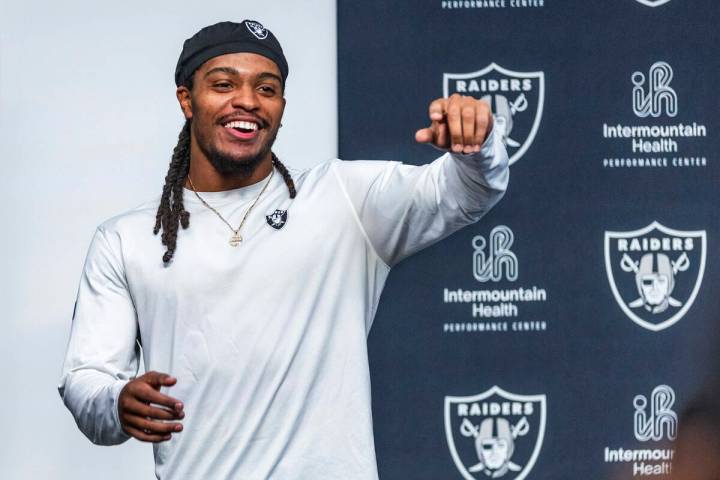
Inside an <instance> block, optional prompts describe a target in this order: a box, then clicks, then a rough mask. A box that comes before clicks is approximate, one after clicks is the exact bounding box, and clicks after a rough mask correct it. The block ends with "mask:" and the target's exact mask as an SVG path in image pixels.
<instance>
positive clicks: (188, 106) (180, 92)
mask: <svg viewBox="0 0 720 480" xmlns="http://www.w3.org/2000/svg"><path fill="white" fill-rule="evenodd" d="M175 96H176V97H177V99H178V103H180V109H181V110H182V112H183V115H185V119H186V120H192V98H191V96H190V90H188V88H187V87H185V86H182V85H181V86H179V87H178V88H177V90H176V91H175Z"/></svg>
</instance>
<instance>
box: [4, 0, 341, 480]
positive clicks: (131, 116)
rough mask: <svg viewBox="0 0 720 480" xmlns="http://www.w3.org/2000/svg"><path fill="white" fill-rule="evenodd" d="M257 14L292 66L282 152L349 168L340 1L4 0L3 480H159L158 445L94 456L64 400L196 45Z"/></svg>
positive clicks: (155, 166) (159, 180) (159, 165)
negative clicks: (85, 284) (93, 282)
mask: <svg viewBox="0 0 720 480" xmlns="http://www.w3.org/2000/svg"><path fill="white" fill-rule="evenodd" d="M245 18H251V19H256V20H258V21H260V22H261V23H263V24H265V25H266V26H267V27H268V28H270V29H271V30H272V31H273V32H274V33H275V34H276V35H277V37H278V38H279V39H280V41H281V43H282V45H283V48H284V50H285V54H286V56H287V58H288V62H289V64H290V76H289V78H288V87H287V91H286V96H287V100H288V105H287V109H286V111H285V118H284V119H283V125H284V126H283V128H282V129H281V131H280V135H279V136H278V142H277V144H276V149H275V150H276V152H277V153H278V155H279V156H280V158H281V159H283V160H284V161H285V162H286V163H287V164H289V165H292V166H296V167H303V166H310V165H313V164H316V163H318V162H320V161H322V160H325V159H327V158H330V157H334V156H336V155H337V151H336V149H337V146H336V145H337V92H336V40H335V39H336V35H335V2H334V1H333V0H313V1H299V0H274V1H272V2H264V1H263V2H261V1H257V2H237V1H236V2H220V1H216V0H204V1H202V2H190V1H187V0H175V1H168V0H160V1H138V0H124V1H122V2H109V1H97V0H96V1H59V2H57V1H51V0H46V1H40V0H24V1H22V2H21V1H12V0H0V179H2V185H1V186H0V192H1V193H0V195H1V197H0V228H1V229H2V234H1V235H0V251H1V252H2V255H1V256H0V258H1V259H2V260H1V261H2V263H1V264H0V267H1V268H2V272H3V274H2V275H0V292H1V293H0V295H2V297H0V298H1V299H2V305H3V314H4V315H3V317H4V318H2V320H1V321H2V330H0V332H2V333H1V334H0V335H1V336H0V360H1V361H0V379H2V383H1V384H0V429H1V430H0V478H3V479H29V478H38V479H39V478H42V479H73V480H81V479H97V478H98V477H100V476H101V477H102V478H103V480H112V479H128V478H143V479H146V478H153V459H152V447H151V444H148V443H141V442H138V441H136V440H130V441H129V442H126V443H125V444H123V445H121V446H116V447H98V446H94V445H92V444H91V443H90V442H89V441H88V440H87V439H86V438H85V437H84V436H83V435H82V434H81V433H80V432H79V430H78V429H77V427H76V426H75V423H74V421H73V419H72V416H71V415H70V413H69V412H68V411H67V410H66V409H65V407H64V405H63V404H62V401H61V399H60V397H59V395H58V393H57V390H56V388H57V383H58V381H59V376H60V368H61V363H62V360H63V356H64V353H65V348H66V344H67V338H68V333H69V328H70V319H71V315H72V309H73V303H74V301H75V294H76V291H77V286H78V282H79V279H80V272H81V268H82V264H83V260H84V258H85V254H86V251H87V247H88V244H89V241H90V238H91V236H92V233H93V231H94V229H95V227H96V226H97V225H98V224H99V223H100V222H102V221H103V220H104V219H106V218H109V217H110V216H113V215H115V214H117V213H120V212H122V211H124V210H126V209H129V208H131V207H133V206H135V205H137V204H139V203H142V202H143V201H145V200H148V199H150V198H152V197H153V196H155V195H158V194H159V193H160V190H161V188H162V185H163V183H164V175H165V172H166V170H167V165H168V162H169V159H170V153H171V150H172V147H173V146H174V145H175V143H176V141H177V134H178V132H179V129H180V127H181V125H182V116H181V114H180V110H179V108H178V106H177V103H176V100H175V93H174V92H175V85H174V82H173V73H174V69H175V63H176V61H177V57H178V55H179V53H180V49H181V47H182V42H183V41H184V40H185V39H186V38H188V37H189V36H191V35H192V34H193V33H195V32H196V31H197V30H198V29H199V28H201V27H202V26H205V25H209V24H211V23H215V22H218V21H222V20H233V21H240V20H242V19H245ZM309 119H311V120H309Z"/></svg>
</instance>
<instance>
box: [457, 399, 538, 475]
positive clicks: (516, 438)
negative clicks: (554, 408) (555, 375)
mask: <svg viewBox="0 0 720 480" xmlns="http://www.w3.org/2000/svg"><path fill="white" fill-rule="evenodd" d="M546 419H547V398H546V396H545V395H518V394H514V393H510V392H507V391H505V390H503V389H502V388H500V387H498V386H494V387H492V388H491V389H490V390H488V391H486V392H483V393H480V394H477V395H473V396H469V397H445V436H446V438H447V443H448V448H449V449H450V455H451V456H452V459H453V461H454V462H455V466H456V467H457V469H458V470H459V471H460V474H461V475H462V476H463V478H465V479H466V480H481V479H487V478H502V479H507V480H522V479H524V478H527V476H528V474H529V473H530V471H531V470H532V468H533V466H534V465H535V462H536V461H537V458H538V455H540V450H541V448H542V444H543V440H544V438H545V422H546Z"/></svg>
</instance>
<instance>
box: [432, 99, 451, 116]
mask: <svg viewBox="0 0 720 480" xmlns="http://www.w3.org/2000/svg"><path fill="white" fill-rule="evenodd" d="M446 106H447V98H438V99H437V100H433V101H432V102H431V103H430V108H428V115H429V116H430V120H433V121H440V120H442V119H443V117H445V107H446Z"/></svg>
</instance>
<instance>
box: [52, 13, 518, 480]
mask: <svg viewBox="0 0 720 480" xmlns="http://www.w3.org/2000/svg"><path fill="white" fill-rule="evenodd" d="M287 76H288V65H287V62H286V60H285V56H284V54H283V52H282V49H281V47H280V44H279V43H278V41H277V40H276V38H275V37H274V35H273V34H272V33H271V32H269V31H268V30H267V29H265V28H264V27H263V26H262V25H260V24H259V23H258V22H254V21H249V20H246V21H244V22H241V23H231V22H223V23H219V24H216V25H212V26H209V27H206V28H204V29H202V30H201V31H200V32H198V33H197V34H196V35H194V36H193V37H192V38H190V39H189V40H187V41H186V42H185V44H184V46H183V51H182V53H181V55H180V59H179V61H178V65H177V69H176V72H175V81H176V84H177V98H178V101H179V103H180V107H181V109H182V113H183V115H184V117H185V120H186V122H185V125H184V127H183V129H182V131H181V133H180V137H179V140H178V144H177V146H176V147H175V150H174V153H173V156H172V160H171V162H170V168H169V171H168V174H167V176H166V179H165V186H164V188H163V192H162V195H161V196H160V197H159V198H157V199H155V200H152V201H150V202H147V203H144V204H142V205H140V206H138V207H136V208H134V209H132V210H130V211H128V212H125V213H123V214H121V215H118V216H115V217H113V218H111V219H109V220H107V221H105V222H103V223H102V224H101V225H100V226H99V227H98V229H97V230H96V232H95V235H94V237H93V240H92V243H91V245H90V249H89V251H88V255H87V259H86V261H85V266H84V270H83V275H82V277H81V281H80V286H79V289H78V295H77V300H76V305H75V311H74V313H73V322H72V329H71V335H70V341H69V344H68V350H67V355H66V358H65V363H64V366H63V372H62V377H61V381H60V385H59V387H58V388H59V392H60V395H61V396H62V398H63V400H64V402H65V404H66V405H67V407H68V408H69V409H70V411H71V412H72V414H73V416H74V417H75V420H76V422H77V423H78V426H79V427H80V429H81V430H82V432H83V433H84V434H85V435H86V436H87V437H88V438H90V440H91V441H93V442H94V443H97V444H101V445H113V444H118V443H122V442H124V441H126V440H128V439H129V438H131V437H134V438H136V439H138V440H141V441H146V442H152V443H153V447H154V454H155V465H156V468H155V473H156V476H157V478H159V479H213V480H216V479H243V480H256V479H257V480H260V479H283V480H286V479H311V480H326V479H327V480H330V479H332V480H337V479H343V480H373V479H376V478H377V467H376V464H375V452H374V446H373V435H372V417H371V412H370V403H371V402H370V376H369V371H368V358H367V344H366V339H367V334H368V332H369V330H370V326H371V324H372V321H373V317H374V315H375V311H376V308H377V302H378V300H379V298H380V293H381V291H382V289H383V285H384V283H385V280H386V278H387V276H388V273H389V271H390V269H391V267H392V266H393V265H395V264H396V263H397V262H399V261H400V260H402V259H403V258H405V257H407V256H408V255H411V254H412V253H414V252H417V251H418V250H420V249H422V248H424V247H426V246H428V245H430V244H432V243H434V242H436V241H438V240H440V239H442V238H444V237H446V236H447V235H449V234H451V233H452V232H454V231H456V230H458V229H459V228H461V227H463V226H465V225H468V224H471V223H473V222H476V221H477V220H479V219H480V217H481V216H482V215H484V214H485V213H486V212H487V211H488V210H489V209H490V208H491V207H492V206H493V205H494V204H495V203H496V202H497V201H498V200H499V199H500V197H501V196H502V194H503V192H504V191H505V188H506V186H507V181H508V168H507V165H508V159H507V154H506V152H505V149H504V146H503V145H502V141H501V138H502V132H498V133H495V131H494V129H493V124H492V115H491V113H490V109H489V107H488V105H487V104H485V103H483V102H479V101H477V100H475V99H473V98H470V97H462V96H459V95H454V96H452V97H450V98H449V99H437V100H434V101H433V102H431V103H430V106H429V113H428V115H429V120H430V125H429V126H428V127H427V128H422V129H420V130H418V131H417V132H416V135H415V136H416V140H417V141H418V142H421V143H429V144H431V145H433V146H435V147H437V148H439V149H442V150H446V153H445V154H444V155H442V156H441V157H440V158H438V159H437V160H435V161H434V162H432V163H430V164H427V165H423V166H409V165H403V164H402V163H399V162H380V161H355V162H344V161H341V160H337V159H334V160H331V161H328V162H325V163H321V164H320V165H318V166H316V167H313V168H310V169H307V170H303V171H298V170H289V169H287V168H286V167H285V166H284V165H283V164H282V163H281V162H280V160H279V159H278V158H277V157H276V156H275V155H274V154H273V153H272V145H273V142H274V140H275V137H276V135H277V133H278V129H279V128H280V126H281V123H280V122H281V119H282V115H283V110H284V108H285V98H284V90H285V82H286V80H287ZM191 220H192V228H189V227H190V223H191ZM160 232H162V234H161V236H160V238H158V237H157V234H158V233H160ZM140 348H142V351H143V353H144V361H145V365H144V366H145V369H146V371H147V373H145V374H144V375H141V376H138V368H139V359H140Z"/></svg>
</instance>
